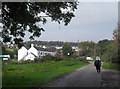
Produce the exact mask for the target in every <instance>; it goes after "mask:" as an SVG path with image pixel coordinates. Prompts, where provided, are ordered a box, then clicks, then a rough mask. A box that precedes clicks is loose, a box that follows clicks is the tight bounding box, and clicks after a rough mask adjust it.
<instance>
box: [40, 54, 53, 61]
mask: <svg viewBox="0 0 120 89" xmlns="http://www.w3.org/2000/svg"><path fill="white" fill-rule="evenodd" d="M41 59H42V60H44V61H52V60H53V59H54V56H52V55H50V54H48V55H46V56H43V58H41Z"/></svg>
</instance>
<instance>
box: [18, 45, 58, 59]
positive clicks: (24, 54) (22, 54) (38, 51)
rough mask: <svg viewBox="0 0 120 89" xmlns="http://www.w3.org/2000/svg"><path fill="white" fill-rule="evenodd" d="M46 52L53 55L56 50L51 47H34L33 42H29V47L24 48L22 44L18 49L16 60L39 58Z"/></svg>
mask: <svg viewBox="0 0 120 89" xmlns="http://www.w3.org/2000/svg"><path fill="white" fill-rule="evenodd" d="M47 54H50V55H52V56H55V54H56V51H55V50H52V49H44V48H41V47H34V45H33V44H31V48H29V49H26V48H25V47H24V46H22V47H21V48H20V49H19V50H18V61H21V60H28V59H30V60H34V58H41V57H43V56H45V55H47Z"/></svg>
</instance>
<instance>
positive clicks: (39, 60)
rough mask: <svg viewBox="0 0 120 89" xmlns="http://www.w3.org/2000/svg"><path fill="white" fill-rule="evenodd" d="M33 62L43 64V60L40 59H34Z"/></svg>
mask: <svg viewBox="0 0 120 89" xmlns="http://www.w3.org/2000/svg"><path fill="white" fill-rule="evenodd" d="M34 62H44V60H43V59H42V58H35V59H34Z"/></svg>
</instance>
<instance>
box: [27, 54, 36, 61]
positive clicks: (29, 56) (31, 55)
mask: <svg viewBox="0 0 120 89" xmlns="http://www.w3.org/2000/svg"><path fill="white" fill-rule="evenodd" d="M34 58H35V56H34V55H33V54H28V55H27V56H26V57H25V60H28V59H30V60H34Z"/></svg>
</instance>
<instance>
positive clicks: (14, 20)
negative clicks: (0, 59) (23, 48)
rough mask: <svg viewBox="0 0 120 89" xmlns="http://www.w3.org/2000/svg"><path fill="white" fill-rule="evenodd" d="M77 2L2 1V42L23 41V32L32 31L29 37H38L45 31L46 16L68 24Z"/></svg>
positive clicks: (18, 42)
mask: <svg viewBox="0 0 120 89" xmlns="http://www.w3.org/2000/svg"><path fill="white" fill-rule="evenodd" d="M77 4H78V2H2V21H3V22H2V23H3V30H2V38H3V42H4V43H6V42H13V41H14V42H15V43H16V44H20V43H21V42H22V41H23V38H24V36H25V32H26V31H27V32H30V33H32V34H31V35H30V36H29V39H31V40H33V39H34V37H39V36H40V35H41V31H45V29H44V28H43V27H42V25H44V24H46V22H47V20H48V19H47V18H50V19H51V21H55V22H58V23H59V24H60V23H62V22H63V23H64V25H65V26H66V25H68V24H69V23H70V21H71V19H72V18H73V17H74V16H75V15H74V13H73V12H74V11H75V9H77Z"/></svg>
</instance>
